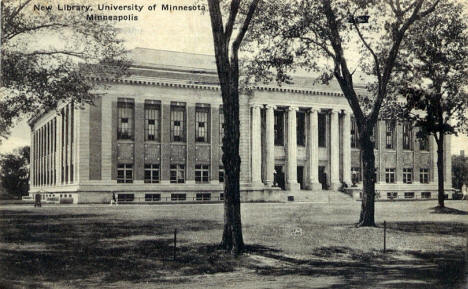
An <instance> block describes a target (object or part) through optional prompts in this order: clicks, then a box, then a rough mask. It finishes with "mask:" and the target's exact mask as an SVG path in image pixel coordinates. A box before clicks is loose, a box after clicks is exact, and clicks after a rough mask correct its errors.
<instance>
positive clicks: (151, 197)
mask: <svg viewBox="0 0 468 289" xmlns="http://www.w3.org/2000/svg"><path fill="white" fill-rule="evenodd" d="M159 201H161V194H145V202H159Z"/></svg>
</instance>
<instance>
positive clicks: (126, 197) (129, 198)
mask: <svg viewBox="0 0 468 289" xmlns="http://www.w3.org/2000/svg"><path fill="white" fill-rule="evenodd" d="M134 199H135V195H134V194H119V195H118V196H117V200H118V201H119V203H120V202H133V200H134Z"/></svg>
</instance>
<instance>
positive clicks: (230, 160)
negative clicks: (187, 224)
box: [221, 74, 244, 254]
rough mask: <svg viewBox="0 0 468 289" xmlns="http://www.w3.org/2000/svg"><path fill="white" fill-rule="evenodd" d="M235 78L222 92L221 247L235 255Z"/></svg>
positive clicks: (239, 242) (238, 237)
mask: <svg viewBox="0 0 468 289" xmlns="http://www.w3.org/2000/svg"><path fill="white" fill-rule="evenodd" d="M238 81H239V78H238V76H237V75H232V74H231V75H230V80H229V92H228V93H225V94H223V112H224V126H225V130H224V139H223V164H224V168H225V171H226V173H225V176H226V177H225V180H224V196H225V197H224V231H223V237H222V241H221V247H222V248H224V249H226V250H231V251H232V252H233V253H234V254H239V253H241V252H242V251H243V250H244V239H243V236H242V221H241V212H240V184H239V178H240V163H241V159H240V156H239V135H240V133H239V90H238Z"/></svg>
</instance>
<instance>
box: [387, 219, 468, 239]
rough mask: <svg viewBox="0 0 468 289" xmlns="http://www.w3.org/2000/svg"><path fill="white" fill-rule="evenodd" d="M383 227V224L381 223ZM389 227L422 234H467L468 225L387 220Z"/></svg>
mask: <svg viewBox="0 0 468 289" xmlns="http://www.w3.org/2000/svg"><path fill="white" fill-rule="evenodd" d="M379 227H381V228H383V224H379ZM387 229H392V230H397V231H403V232H409V233H421V234H438V235H454V236H466V234H467V233H468V225H467V224H464V223H456V222H387Z"/></svg>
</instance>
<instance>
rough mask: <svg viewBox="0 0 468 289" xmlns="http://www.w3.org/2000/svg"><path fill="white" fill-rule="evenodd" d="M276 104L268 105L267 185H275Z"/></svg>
mask: <svg viewBox="0 0 468 289" xmlns="http://www.w3.org/2000/svg"><path fill="white" fill-rule="evenodd" d="M275 108H276V107H275V106H273V105H266V138H265V139H266V178H265V184H266V185H267V186H270V187H271V186H272V185H273V172H274V169H275V129H274V126H275V113H274V111H275Z"/></svg>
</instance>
